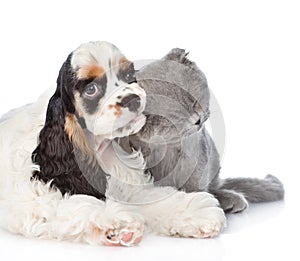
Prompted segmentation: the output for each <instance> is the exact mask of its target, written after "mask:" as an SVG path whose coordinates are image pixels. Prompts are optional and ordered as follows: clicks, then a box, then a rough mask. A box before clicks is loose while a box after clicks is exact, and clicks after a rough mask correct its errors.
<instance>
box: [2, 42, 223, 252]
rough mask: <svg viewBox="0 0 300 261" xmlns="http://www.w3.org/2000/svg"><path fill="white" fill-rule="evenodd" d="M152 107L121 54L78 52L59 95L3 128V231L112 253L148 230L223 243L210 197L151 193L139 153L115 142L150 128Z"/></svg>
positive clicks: (165, 190) (86, 47) (61, 79)
mask: <svg viewBox="0 0 300 261" xmlns="http://www.w3.org/2000/svg"><path fill="white" fill-rule="evenodd" d="M145 104H146V95H145V92H144V90H143V89H142V88H141V87H140V86H139V85H138V84H137V83H136V79H135V71H134V67H133V64H132V62H130V61H129V60H127V59H126V58H125V56H124V55H123V54H122V53H121V52H120V51H119V50H118V49H117V48H116V47H115V46H113V45H112V44H110V43H107V42H91V43H87V44H83V45H81V46H80V47H79V48H78V49H76V50H75V51H73V52H72V53H71V54H70V55H69V56H68V58H67V60H66V61H65V63H64V64H63V66H62V68H61V70H60V72H59V76H58V79H57V88H56V90H55V92H54V94H52V95H50V93H49V92H47V93H45V94H44V95H43V96H42V97H40V98H39V99H38V101H37V102H35V103H33V104H30V105H27V106H24V107H21V108H18V109H15V110H13V111H11V112H9V113H8V114H6V115H5V116H3V117H2V119H1V120H0V164H1V165H0V224H1V227H3V228H5V229H7V230H9V231H11V232H13V233H17V234H22V235H25V236H27V237H38V238H46V239H56V240H68V241H80V242H87V243H90V244H105V245H112V246H118V245H124V246H132V245H135V244H138V243H139V242H140V241H141V238H142V236H143V233H144V229H145V226H147V227H148V228H149V229H151V230H152V231H153V232H155V233H157V234H162V235H170V236H182V237H196V238H203V237H213V236H216V235H217V234H218V233H219V232H220V231H221V229H222V227H223V226H224V224H225V216H224V212H223V210H222V209H221V208H219V206H218V202H217V200H216V199H215V198H214V197H213V196H212V195H211V194H208V193H206V192H197V193H186V192H183V191H178V190H177V189H176V188H173V187H170V186H165V187H156V186H154V181H153V178H152V176H151V175H150V174H149V173H147V172H145V162H144V158H143V155H142V153H141V152H140V151H136V150H133V149H132V150H130V151H128V152H125V151H124V150H123V149H122V148H121V147H120V146H119V144H118V143H117V142H116V141H115V140H116V138H120V137H125V136H128V135H130V134H135V133H137V132H138V131H139V130H140V129H141V128H142V127H143V125H144V123H145V116H144V115H143V111H144V108H145ZM162 171H163V170H162Z"/></svg>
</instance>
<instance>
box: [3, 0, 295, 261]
mask: <svg viewBox="0 0 300 261" xmlns="http://www.w3.org/2000/svg"><path fill="white" fill-rule="evenodd" d="M299 13H300V7H299V3H298V1H290V0H285V1H255V0H253V1H232V0H229V1H189V0H186V1H155V0H152V1H129V0H128V1H114V0H110V1H91V0H85V1H56V0H51V1H33V0H27V1H21V0H19V1H13V0H12V1H2V2H1V3H0V29H1V30H0V32H1V41H0V57H1V60H0V72H1V82H0V90H1V92H0V114H3V113H5V112H6V111H7V110H9V109H12V108H15V107H17V106H20V105H23V104H26V103H29V102H32V101H34V100H35V99H36V98H37V97H38V96H39V95H40V94H41V93H42V92H43V91H44V90H45V89H46V88H48V87H49V86H51V85H53V84H55V80H56V77H57V74H58V70H59V68H60V66H61V64H62V62H63V61H64V60H65V59H66V57H67V55H68V54H69V53H70V52H71V51H72V50H73V49H75V48H76V47H77V46H78V45H79V44H81V43H84V42H88V41H91V40H105V41H109V42H112V43H114V44H115V45H117V46H118V47H119V48H120V49H121V50H122V51H123V52H124V53H125V54H126V56H127V57H128V58H129V59H131V60H142V59H157V58H160V57H162V56H163V55H165V54H166V53H167V52H168V51H169V49H171V48H173V47H181V48H185V49H187V50H188V51H190V58H191V59H192V60H194V61H196V62H197V64H198V66H199V67H200V68H201V69H202V71H203V72H204V73H205V74H206V76H207V78H208V83H209V86H210V88H211V90H212V91H213V93H214V95H215V97H216V98H217V100H218V102H219V104H220V108H221V111H212V115H214V114H221V113H222V114H223V117H224V120H225V126H226V149H225V154H224V155H223V158H222V166H223V167H222V176H223V177H229V176H231V177H234V176H251V177H264V176H265V175H266V174H268V173H272V174H273V175H276V176H277V177H279V178H280V179H281V180H282V181H283V182H284V184H285V188H286V198H285V201H284V202H276V203H269V204H260V205H252V206H250V208H249V209H248V210H247V211H246V212H245V213H242V214H237V215H232V216H229V219H228V227H227V228H226V229H225V230H224V232H223V233H222V234H221V235H220V236H219V237H218V238H216V239H209V240H194V239H171V238H162V237H156V236H146V237H145V238H144V240H143V241H142V243H141V244H140V246H138V247H134V248H107V247H91V246H87V245H81V244H72V243H65V242H64V243H62V242H51V241H40V240H32V239H25V238H23V237H20V236H16V235H11V234H9V233H7V232H5V231H2V230H0V259H1V260H7V259H9V260H53V259H58V260H63V259H69V260H232V261H233V260H283V259H285V258H286V257H287V256H290V257H291V256H292V257H293V259H294V260H296V259H297V258H300V255H299V251H298V249H297V245H298V244H296V241H297V240H298V237H299V233H300V229H299V220H300V216H299V214H298V211H297V208H298V205H299V202H298V201H299V200H298V199H299V187H300V186H299V183H300V178H299V175H300V171H299V148H300V139H299V133H300V124H299V113H300V105H299V103H300V102H299V100H300V92H299V88H300V75H299V71H300V70H299V69H300V48H299V46H300V36H299V31H300V16H299ZM0 164H1V163H0Z"/></svg>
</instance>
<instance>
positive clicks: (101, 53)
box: [57, 42, 146, 139]
mask: <svg viewBox="0 0 300 261" xmlns="http://www.w3.org/2000/svg"><path fill="white" fill-rule="evenodd" d="M57 83H58V90H57V92H60V95H61V96H62V100H63V102H64V103H65V108H66V111H67V112H68V113H71V114H75V116H76V118H77V119H78V120H79V122H80V123H81V126H82V127H84V128H87V129H88V131H89V132H91V133H92V134H93V135H94V136H99V135H100V136H102V137H103V138H109V139H113V138H115V137H123V136H126V135H129V134H133V133H136V132H138V131H139V130H140V129H141V128H142V126H143V125H144V123H145V117H144V115H143V114H142V112H143V110H144V108H145V104H146V94H145V92H144V90H143V89H141V88H140V87H139V86H138V84H137V83H136V79H135V70H134V66H133V63H132V62H130V61H129V60H127V59H126V58H125V56H124V55H123V54H122V53H121V52H120V50H119V49H118V48H117V47H116V46H114V45H112V44H110V43H107V42H90V43H87V44H83V45H81V46H79V48H77V49H76V50H75V51H74V52H72V53H71V54H70V55H69V57H68V59H67V60H66V62H65V63H64V64H63V66H62V68H61V70H60V74H59V77H58V80H57Z"/></svg>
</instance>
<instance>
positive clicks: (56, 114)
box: [32, 58, 106, 199]
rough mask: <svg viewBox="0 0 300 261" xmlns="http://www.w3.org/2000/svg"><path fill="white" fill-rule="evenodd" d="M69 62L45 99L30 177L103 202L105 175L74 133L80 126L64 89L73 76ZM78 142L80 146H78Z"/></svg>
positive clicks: (66, 191) (86, 146)
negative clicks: (45, 109) (33, 168)
mask: <svg viewBox="0 0 300 261" xmlns="http://www.w3.org/2000/svg"><path fill="white" fill-rule="evenodd" d="M69 60H70V58H68V59H67V61H66V62H65V63H64V64H63V66H62V68H61V70H60V74H59V76H58V79H57V89H56V91H55V93H54V95H53V96H52V97H51V98H50V100H49V104H48V108H47V114H46V121H45V125H44V127H43V129H42V130H41V132H40V134H39V144H38V146H37V148H36V149H35V150H34V152H33V153H32V161H33V162H34V163H35V164H37V165H39V167H40V170H39V171H35V172H34V173H33V178H34V179H38V180H42V181H44V182H45V183H48V182H51V186H52V187H55V188H58V189H59V190H60V191H61V193H62V194H65V193H68V194H70V195H72V194H85V195H90V196H95V197H96V198H98V199H105V196H104V194H105V191H106V174H105V173H104V172H103V170H102V169H101V168H100V166H99V165H98V164H97V163H96V159H95V156H94V154H93V152H92V150H91V148H89V144H88V142H87V141H86V137H85V135H83V134H82V135H78V133H75V132H76V129H79V130H81V126H79V123H78V121H77V119H76V117H75V115H74V113H75V108H74V106H73V104H72V101H71V98H70V97H71V96H70V95H69V94H68V89H67V87H66V86H70V84H73V83H72V82H71V81H70V80H72V77H74V76H72V74H71V72H70V70H69V66H70V64H69ZM65 79H66V80H68V82H66V80H65ZM62 95H63V96H64V100H63V99H62ZM66 122H68V126H66ZM70 122H71V123H70ZM77 132H78V131H77ZM74 134H75V135H74ZM73 136H74V137H73ZM74 139H75V142H74ZM79 139H80V143H81V144H84V146H80V147H79V146H78V143H79ZM76 140H77V141H78V142H77V144H76Z"/></svg>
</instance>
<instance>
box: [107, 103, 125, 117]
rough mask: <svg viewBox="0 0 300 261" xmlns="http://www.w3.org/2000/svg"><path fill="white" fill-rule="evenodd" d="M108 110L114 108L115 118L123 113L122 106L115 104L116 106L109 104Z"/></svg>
mask: <svg viewBox="0 0 300 261" xmlns="http://www.w3.org/2000/svg"><path fill="white" fill-rule="evenodd" d="M108 108H109V109H112V108H114V109H115V111H114V115H115V116H120V115H121V113H122V108H121V106H120V105H119V104H115V105H112V104H109V105H108Z"/></svg>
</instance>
